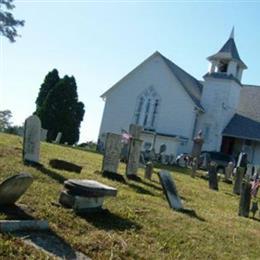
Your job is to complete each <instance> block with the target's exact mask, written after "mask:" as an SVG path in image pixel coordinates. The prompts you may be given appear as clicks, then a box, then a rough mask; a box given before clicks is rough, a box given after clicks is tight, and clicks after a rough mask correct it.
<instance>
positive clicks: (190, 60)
mask: <svg viewBox="0 0 260 260" xmlns="http://www.w3.org/2000/svg"><path fill="white" fill-rule="evenodd" d="M15 4H16V9H15V12H14V14H15V16H16V17H17V18H21V19H24V20H25V21H26V24H25V27H24V28H22V29H20V30H19V32H20V34H21V35H22V37H21V38H19V39H17V42H16V43H14V44H11V43H9V42H8V40H6V39H2V41H1V52H0V55H1V56H0V59H1V62H0V80H1V81H0V109H1V110H2V109H10V110H11V111H12V113H13V122H14V123H15V124H22V123H23V121H24V119H25V118H26V117H27V116H29V115H30V114H31V113H32V112H33V111H34V109H35V99H36V97H37V94H38V91H39V87H40V85H41V83H42V82H43V79H44V77H45V75H46V74H47V72H48V71H50V70H52V69H53V68H57V69H58V70H59V72H60V75H61V76H63V75H64V74H68V75H74V76H75V78H76V81H77V85H78V94H79V99H80V100H81V101H83V102H84V104H85V109H86V113H85V118H84V122H83V123H82V127H81V138H80V140H81V141H85V140H96V138H97V135H98V131H99V125H100V121H101V118H102V112H103V107H104V102H103V101H102V99H101V98H100V95H101V94H102V93H103V92H105V91H106V90H107V89H108V88H109V87H111V86H112V85H113V84H114V83H116V82H117V81H118V80H119V79H120V78H122V77H123V76H124V75H125V74H127V73H128V72H129V71H130V70H132V69H133V68H134V67H136V66H137V65H138V64H139V63H141V62H142V61H143V60H144V59H145V58H147V57H148V56H150V55H151V54H152V53H153V52H154V51H156V50H158V51H160V52H161V53H162V54H163V55H165V56H166V57H168V58H169V59H171V60H172V61H173V62H175V63H176V64H177V65H179V66H180V67H182V68H183V69H185V70H186V71H187V72H189V73H190V74H192V75H193V76H195V77H196V78H197V79H202V76H203V75H204V74H205V73H206V72H207V69H208V62H207V60H206V57H208V56H209V55H211V54H213V53H215V52H217V51H218V50H219V49H220V48H221V46H222V45H223V44H224V43H225V41H226V40H227V39H228V37H229V34H230V31H231V29H232V26H233V25H234V26H235V41H236V44H237V47H238V50H239V53H240V56H241V58H242V59H243V60H244V62H245V63H246V64H247V65H248V70H247V71H246V72H245V73H244V77H243V83H247V84H258V85H260V63H259V57H260V32H259V28H258V27H259V24H260V15H259V14H260V1H259V2H258V1H250V2H249V1H246V2H243V1H239V2H238V1H237V2H236V1H232V2H230V1H221V2H216V1H185V2H184V1H173V2H170V1H158V2H155V1H153V2H149V1H147V2H144V1H143V2H138V1H132V2H131V1H127V2H122V1H121V2H120V1H113V2H111V1H109V0H107V1H97V2H96V1H83V0H82V1H76V0H71V1H36V0H35V1H34V0H31V1H18V0H16V1H15Z"/></svg>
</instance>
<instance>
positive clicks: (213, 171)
mask: <svg viewBox="0 0 260 260" xmlns="http://www.w3.org/2000/svg"><path fill="white" fill-rule="evenodd" d="M208 175H209V188H210V189H212V190H218V175H217V164H216V163H215V162H214V161H212V162H210V164H209V171H208Z"/></svg>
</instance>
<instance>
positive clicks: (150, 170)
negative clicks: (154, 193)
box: [144, 162, 153, 180]
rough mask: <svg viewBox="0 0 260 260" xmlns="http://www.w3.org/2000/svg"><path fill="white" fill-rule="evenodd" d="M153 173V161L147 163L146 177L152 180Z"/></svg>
mask: <svg viewBox="0 0 260 260" xmlns="http://www.w3.org/2000/svg"><path fill="white" fill-rule="evenodd" d="M152 174H153V163H152V162H148V163H147V164H146V167H145V175H144V177H145V178H146V179H148V180H151V179H152Z"/></svg>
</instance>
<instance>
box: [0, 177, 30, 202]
mask: <svg viewBox="0 0 260 260" xmlns="http://www.w3.org/2000/svg"><path fill="white" fill-rule="evenodd" d="M32 182H33V177H32V176H31V175H30V174H27V173H21V174H17V175H14V176H12V177H10V178H8V179H6V180H4V181H3V182H2V183H1V184H0V206H4V205H12V204H14V203H15V202H16V201H17V200H18V199H19V198H20V197H21V196H22V195H23V194H24V193H25V191H26V190H27V189H28V188H29V186H30V185H31V184H32Z"/></svg>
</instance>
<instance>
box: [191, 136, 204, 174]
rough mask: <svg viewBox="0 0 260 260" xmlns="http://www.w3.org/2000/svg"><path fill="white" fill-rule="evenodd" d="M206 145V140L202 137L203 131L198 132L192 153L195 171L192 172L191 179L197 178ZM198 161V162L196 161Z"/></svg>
mask: <svg viewBox="0 0 260 260" xmlns="http://www.w3.org/2000/svg"><path fill="white" fill-rule="evenodd" d="M203 143H204V139H203V137H202V131H199V132H198V135H197V136H196V137H195V138H194V139H193V146H192V151H191V157H192V158H193V163H194V165H193V167H194V168H193V169H192V171H191V177H193V178H194V177H195V175H196V171H197V169H198V163H199V157H200V153H201V149H202V145H203ZM194 159H196V160H194Z"/></svg>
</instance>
